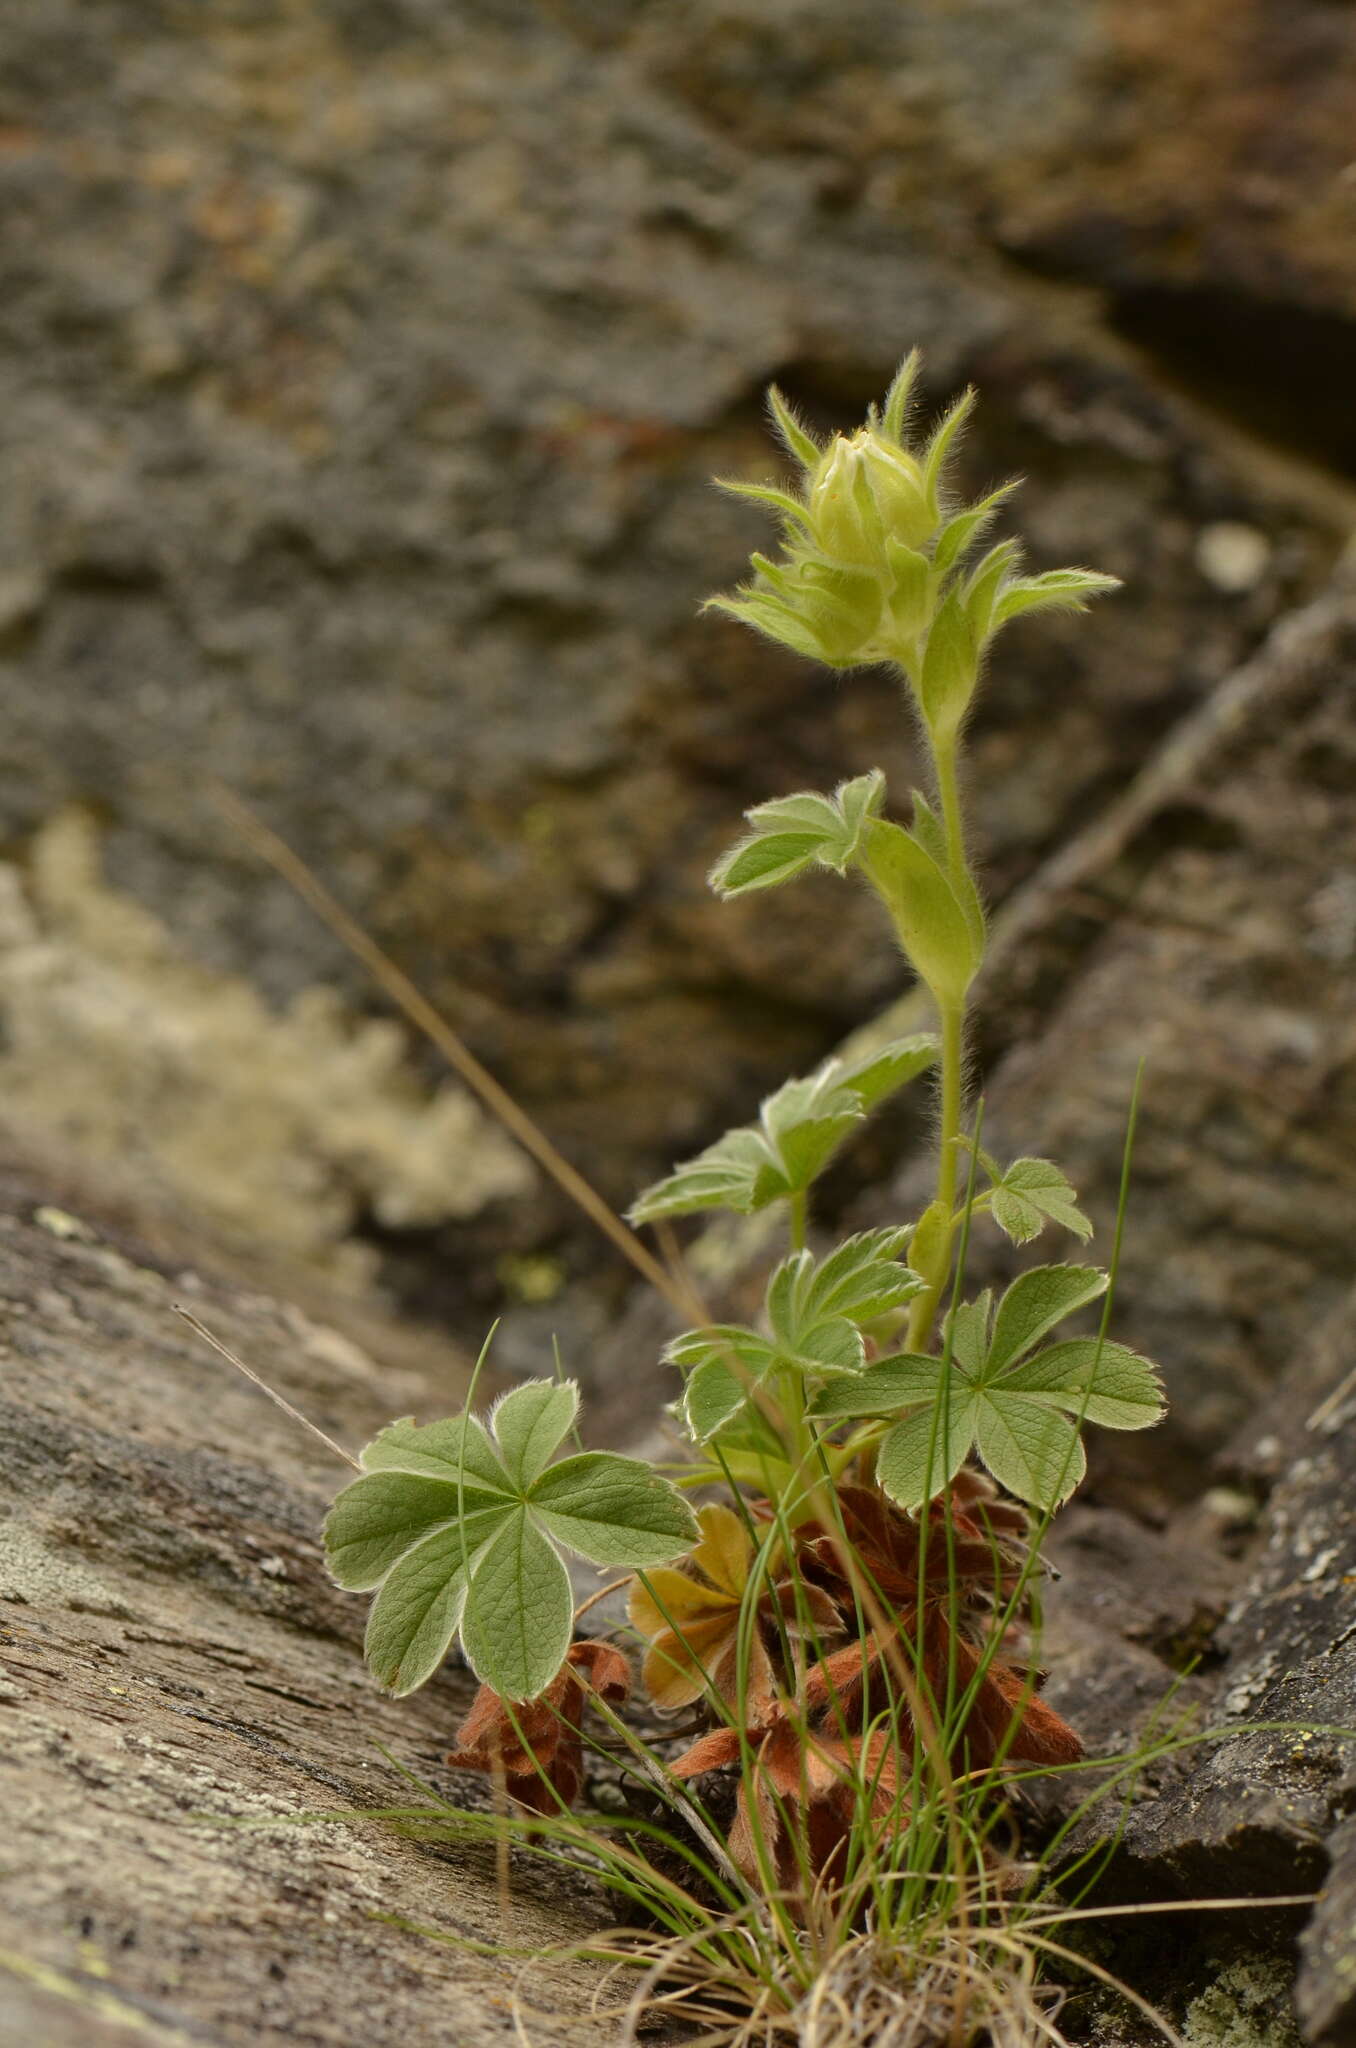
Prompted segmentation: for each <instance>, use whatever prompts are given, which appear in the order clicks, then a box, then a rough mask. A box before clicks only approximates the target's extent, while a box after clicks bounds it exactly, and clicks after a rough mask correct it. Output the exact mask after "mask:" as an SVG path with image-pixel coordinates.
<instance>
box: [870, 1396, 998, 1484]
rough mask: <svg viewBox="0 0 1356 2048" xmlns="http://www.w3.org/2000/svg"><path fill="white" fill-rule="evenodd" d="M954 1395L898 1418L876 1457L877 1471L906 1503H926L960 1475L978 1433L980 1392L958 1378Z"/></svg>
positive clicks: (879, 1476) (883, 1480)
mask: <svg viewBox="0 0 1356 2048" xmlns="http://www.w3.org/2000/svg"><path fill="white" fill-rule="evenodd" d="M950 1395H951V1398H950V1399H949V1400H948V1401H947V1402H946V1403H945V1404H944V1405H943V1404H942V1403H940V1402H937V1403H936V1404H935V1405H930V1406H928V1407H926V1408H915V1409H914V1410H913V1412H912V1413H911V1414H909V1415H906V1416H905V1417H904V1419H903V1420H902V1421H901V1422H897V1423H896V1424H895V1426H894V1428H893V1429H892V1430H891V1431H890V1432H889V1434H888V1436H886V1437H885V1439H884V1440H883V1442H882V1444H881V1447H880V1450H879V1452H878V1453H877V1457H876V1477H877V1479H878V1480H879V1481H880V1483H881V1485H882V1486H883V1487H884V1489H885V1491H886V1492H887V1493H888V1494H889V1496H890V1498H891V1500H893V1501H897V1502H898V1504H899V1505H900V1507H902V1508H917V1507H921V1506H922V1504H923V1502H924V1501H925V1500H931V1499H932V1498H933V1497H934V1495H936V1494H939V1493H940V1492H941V1491H942V1489H943V1487H944V1486H946V1485H947V1484H948V1482H949V1481H950V1480H952V1479H954V1478H955V1476H956V1474H957V1472H959V1470H960V1468H961V1466H962V1465H963V1464H964V1463H965V1460H966V1458H967V1457H968V1455H969V1452H970V1446H971V1445H972V1443H973V1442H974V1437H975V1410H976V1406H977V1401H976V1396H975V1393H974V1390H973V1389H972V1388H970V1389H967V1388H966V1387H965V1386H964V1385H963V1384H962V1383H961V1382H960V1380H959V1377H958V1376H957V1378H956V1379H955V1380H953V1383H952V1386H951V1389H950Z"/></svg>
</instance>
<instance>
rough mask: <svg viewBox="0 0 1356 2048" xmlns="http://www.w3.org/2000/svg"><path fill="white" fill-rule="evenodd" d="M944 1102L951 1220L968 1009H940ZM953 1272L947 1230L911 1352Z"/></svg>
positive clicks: (942, 1166)
mask: <svg viewBox="0 0 1356 2048" xmlns="http://www.w3.org/2000/svg"><path fill="white" fill-rule="evenodd" d="M941 1025H942V1099H941V1127H940V1129H939V1131H938V1134H937V1142H938V1153H937V1201H938V1203H939V1204H940V1205H941V1206H942V1208H943V1209H944V1210H945V1212H946V1214H947V1216H948V1217H949V1216H951V1215H952V1214H953V1213H954V1211H955V1207H956V1176H957V1157H956V1140H957V1138H958V1137H959V1136H960V1127H961V1075H962V1067H963V1062H964V1057H965V1005H964V1004H963V1003H953V1004H942V1005H941ZM950 1271H951V1230H950V1228H949V1227H948V1230H947V1233H946V1236H945V1238H944V1239H943V1241H942V1248H941V1251H940V1252H939V1253H938V1256H937V1259H936V1262H935V1269H934V1271H932V1272H931V1273H925V1274H924V1276H923V1277H924V1279H925V1280H926V1281H927V1283H928V1284H927V1287H926V1288H925V1289H924V1291H923V1293H922V1294H919V1295H916V1296H915V1297H914V1302H913V1307H912V1308H911V1310H910V1312H909V1329H908V1337H907V1344H908V1348H909V1350H910V1351H921V1350H923V1349H924V1348H925V1346H926V1344H927V1341H928V1338H929V1337H930V1335H931V1334H932V1324H933V1320H934V1318H935V1316H936V1314H937V1304H938V1303H939V1302H940V1300H941V1298H942V1291H943V1289H944V1288H945V1286H946V1283H947V1278H948V1276H949V1274H950Z"/></svg>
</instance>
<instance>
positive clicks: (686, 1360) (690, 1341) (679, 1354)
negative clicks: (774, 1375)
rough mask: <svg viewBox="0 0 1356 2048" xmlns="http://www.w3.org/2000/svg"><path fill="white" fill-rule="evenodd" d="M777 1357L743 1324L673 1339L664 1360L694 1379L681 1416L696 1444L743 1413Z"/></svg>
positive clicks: (714, 1327)
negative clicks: (683, 1417)
mask: <svg viewBox="0 0 1356 2048" xmlns="http://www.w3.org/2000/svg"><path fill="white" fill-rule="evenodd" d="M775 1357H776V1351H775V1348H774V1347H773V1345H772V1344H770V1343H769V1342H768V1340H767V1338H766V1337H760V1336H759V1335H758V1332H757V1331H756V1330H750V1329H746V1328H745V1327H744V1325H743V1324H742V1323H713V1324H709V1325H707V1326H706V1327H705V1328H703V1329H700V1330H688V1331H686V1332H685V1333H684V1334H683V1335H682V1336H681V1337H675V1338H674V1340H673V1342H672V1343H671V1344H669V1345H668V1346H667V1348H666V1349H665V1352H664V1358H665V1361H666V1363H668V1364H670V1365H676V1366H678V1367H680V1368H681V1369H682V1370H683V1371H685V1372H689V1373H690V1374H691V1378H690V1379H689V1380H688V1383H687V1386H686V1387H685V1388H684V1390H683V1412H684V1416H685V1419H686V1422H687V1426H688V1429H689V1431H690V1432H691V1434H692V1435H693V1437H695V1439H696V1440H697V1442H698V1443H702V1442H704V1441H705V1439H706V1438H707V1437H709V1436H711V1435H712V1434H713V1433H714V1431H716V1430H718V1429H720V1428H722V1427H723V1426H724V1425H725V1424H726V1423H727V1422H728V1421H729V1420H730V1419H731V1417H732V1416H734V1415H737V1414H738V1413H739V1410H740V1409H741V1408H742V1407H743V1406H744V1403H745V1402H746V1401H747V1400H748V1398H749V1395H750V1394H751V1393H752V1391H753V1389H754V1388H755V1387H756V1386H757V1385H758V1384H759V1383H760V1382H761V1381H762V1380H763V1379H764V1378H765V1376H766V1375H767V1373H768V1371H769V1370H770V1368H771V1366H772V1363H773V1360H774V1358H775Z"/></svg>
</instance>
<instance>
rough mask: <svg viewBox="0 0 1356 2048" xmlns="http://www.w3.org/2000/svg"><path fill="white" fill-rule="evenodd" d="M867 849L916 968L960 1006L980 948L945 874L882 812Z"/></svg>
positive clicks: (868, 865) (873, 876)
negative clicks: (887, 819)
mask: <svg viewBox="0 0 1356 2048" xmlns="http://www.w3.org/2000/svg"><path fill="white" fill-rule="evenodd" d="M863 853H864V861H863V865H864V867H865V869H866V872H867V875H868V876H869V877H870V880H871V881H872V883H873V884H874V886H875V888H876V889H877V891H878V892H879V894H880V897H881V900H882V901H883V902H884V904H885V907H886V909H887V910H888V911H889V913H890V916H891V918H892V919H893V921H894V925H895V930H896V931H897V933H898V934H899V939H900V943H901V944H902V946H903V948H904V951H905V952H906V953H907V955H908V957H909V959H910V960H911V961H912V962H913V965H914V968H915V969H916V971H917V973H918V974H919V975H920V976H921V978H922V979H923V980H924V981H925V982H926V983H927V985H928V987H929V988H930V989H931V990H932V991H933V993H934V995H936V996H937V998H938V1000H939V1001H941V1002H943V1003H945V1004H949V1005H951V1006H953V1007H954V1006H958V1005H959V1004H960V1003H961V1002H962V1001H963V1000H964V997H965V992H966V990H967V989H968V988H969V986H970V983H971V981H972V980H973V979H974V975H975V971H976V969H977V968H978V966H979V961H980V954H981V949H980V947H979V946H978V945H977V944H976V941H975V936H974V933H973V931H972V929H971V925H970V920H969V918H968V917H967V915H966V912H965V909H964V908H963V906H962V904H961V902H960V900H959V899H958V897H957V895H956V892H955V890H954V889H953V888H952V886H951V883H950V881H949V880H948V878H947V876H946V874H945V873H944V872H943V870H942V868H941V867H940V866H939V865H938V863H937V862H936V861H935V860H934V859H933V857H932V855H931V854H930V853H928V852H927V850H926V848H925V847H923V846H921V845H920V844H919V842H918V840H917V839H915V838H914V837H913V836H912V835H911V834H910V833H908V832H905V831H904V830H903V828H902V827H901V826H899V825H894V824H890V823H888V822H887V821H886V820H885V819H882V818H876V819H873V820H872V822H871V824H870V826H869V828H868V831H867V835H866V837H865V839H864V841H863Z"/></svg>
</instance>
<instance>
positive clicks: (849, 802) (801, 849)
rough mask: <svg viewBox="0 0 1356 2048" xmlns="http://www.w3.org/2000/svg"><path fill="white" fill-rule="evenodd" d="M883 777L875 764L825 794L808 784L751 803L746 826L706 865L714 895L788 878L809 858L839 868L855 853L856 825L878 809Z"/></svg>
mask: <svg viewBox="0 0 1356 2048" xmlns="http://www.w3.org/2000/svg"><path fill="white" fill-rule="evenodd" d="M884 795H885V778H884V776H883V775H882V774H881V772H880V770H879V769H878V768H875V769H872V771H871V772H870V773H869V774H867V775H858V776H856V777H854V778H853V780H851V781H849V782H843V783H840V784H839V786H838V788H837V789H836V790H835V791H834V793H833V795H832V796H831V797H827V796H821V795H819V794H818V793H817V792H816V791H813V790H798V791H797V792H796V793H795V794H794V795H792V796H785V797H777V798H775V799H774V800H773V801H772V802H770V803H765V804H755V806H754V807H753V809H752V810H751V811H748V812H746V813H745V816H746V817H747V819H748V822H749V825H750V827H751V828H752V829H751V830H750V831H749V832H748V833H747V834H746V835H745V837H744V838H743V839H741V840H739V841H738V842H737V844H736V845H734V846H733V847H731V849H730V851H729V852H728V853H726V854H723V855H722V856H721V858H720V859H719V860H718V861H717V862H716V865H715V866H714V867H713V868H712V870H711V874H710V877H709V879H710V884H711V887H712V888H713V889H714V890H715V891H716V893H717V895H719V896H725V897H730V896H741V895H747V894H748V892H749V891H750V890H752V889H773V888H776V887H777V886H778V885H779V884H780V883H782V882H789V881H791V880H792V879H793V878H794V877H795V876H796V875H798V874H801V873H803V872H804V870H805V869H806V868H807V867H809V866H810V865H811V864H812V863H816V862H817V863H818V864H819V865H820V866H822V867H828V868H832V869H833V870H834V871H835V872H836V873H838V874H842V873H844V872H845V871H846V869H847V867H848V866H849V864H850V863H851V862H852V861H853V860H854V859H855V858H856V854H857V848H858V844H859V842H860V839H861V835H862V831H863V828H864V826H865V825H866V823H867V821H868V819H870V818H872V817H874V815H875V814H876V812H877V811H878V810H879V809H880V806H881V803H882V802H883V800H884Z"/></svg>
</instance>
